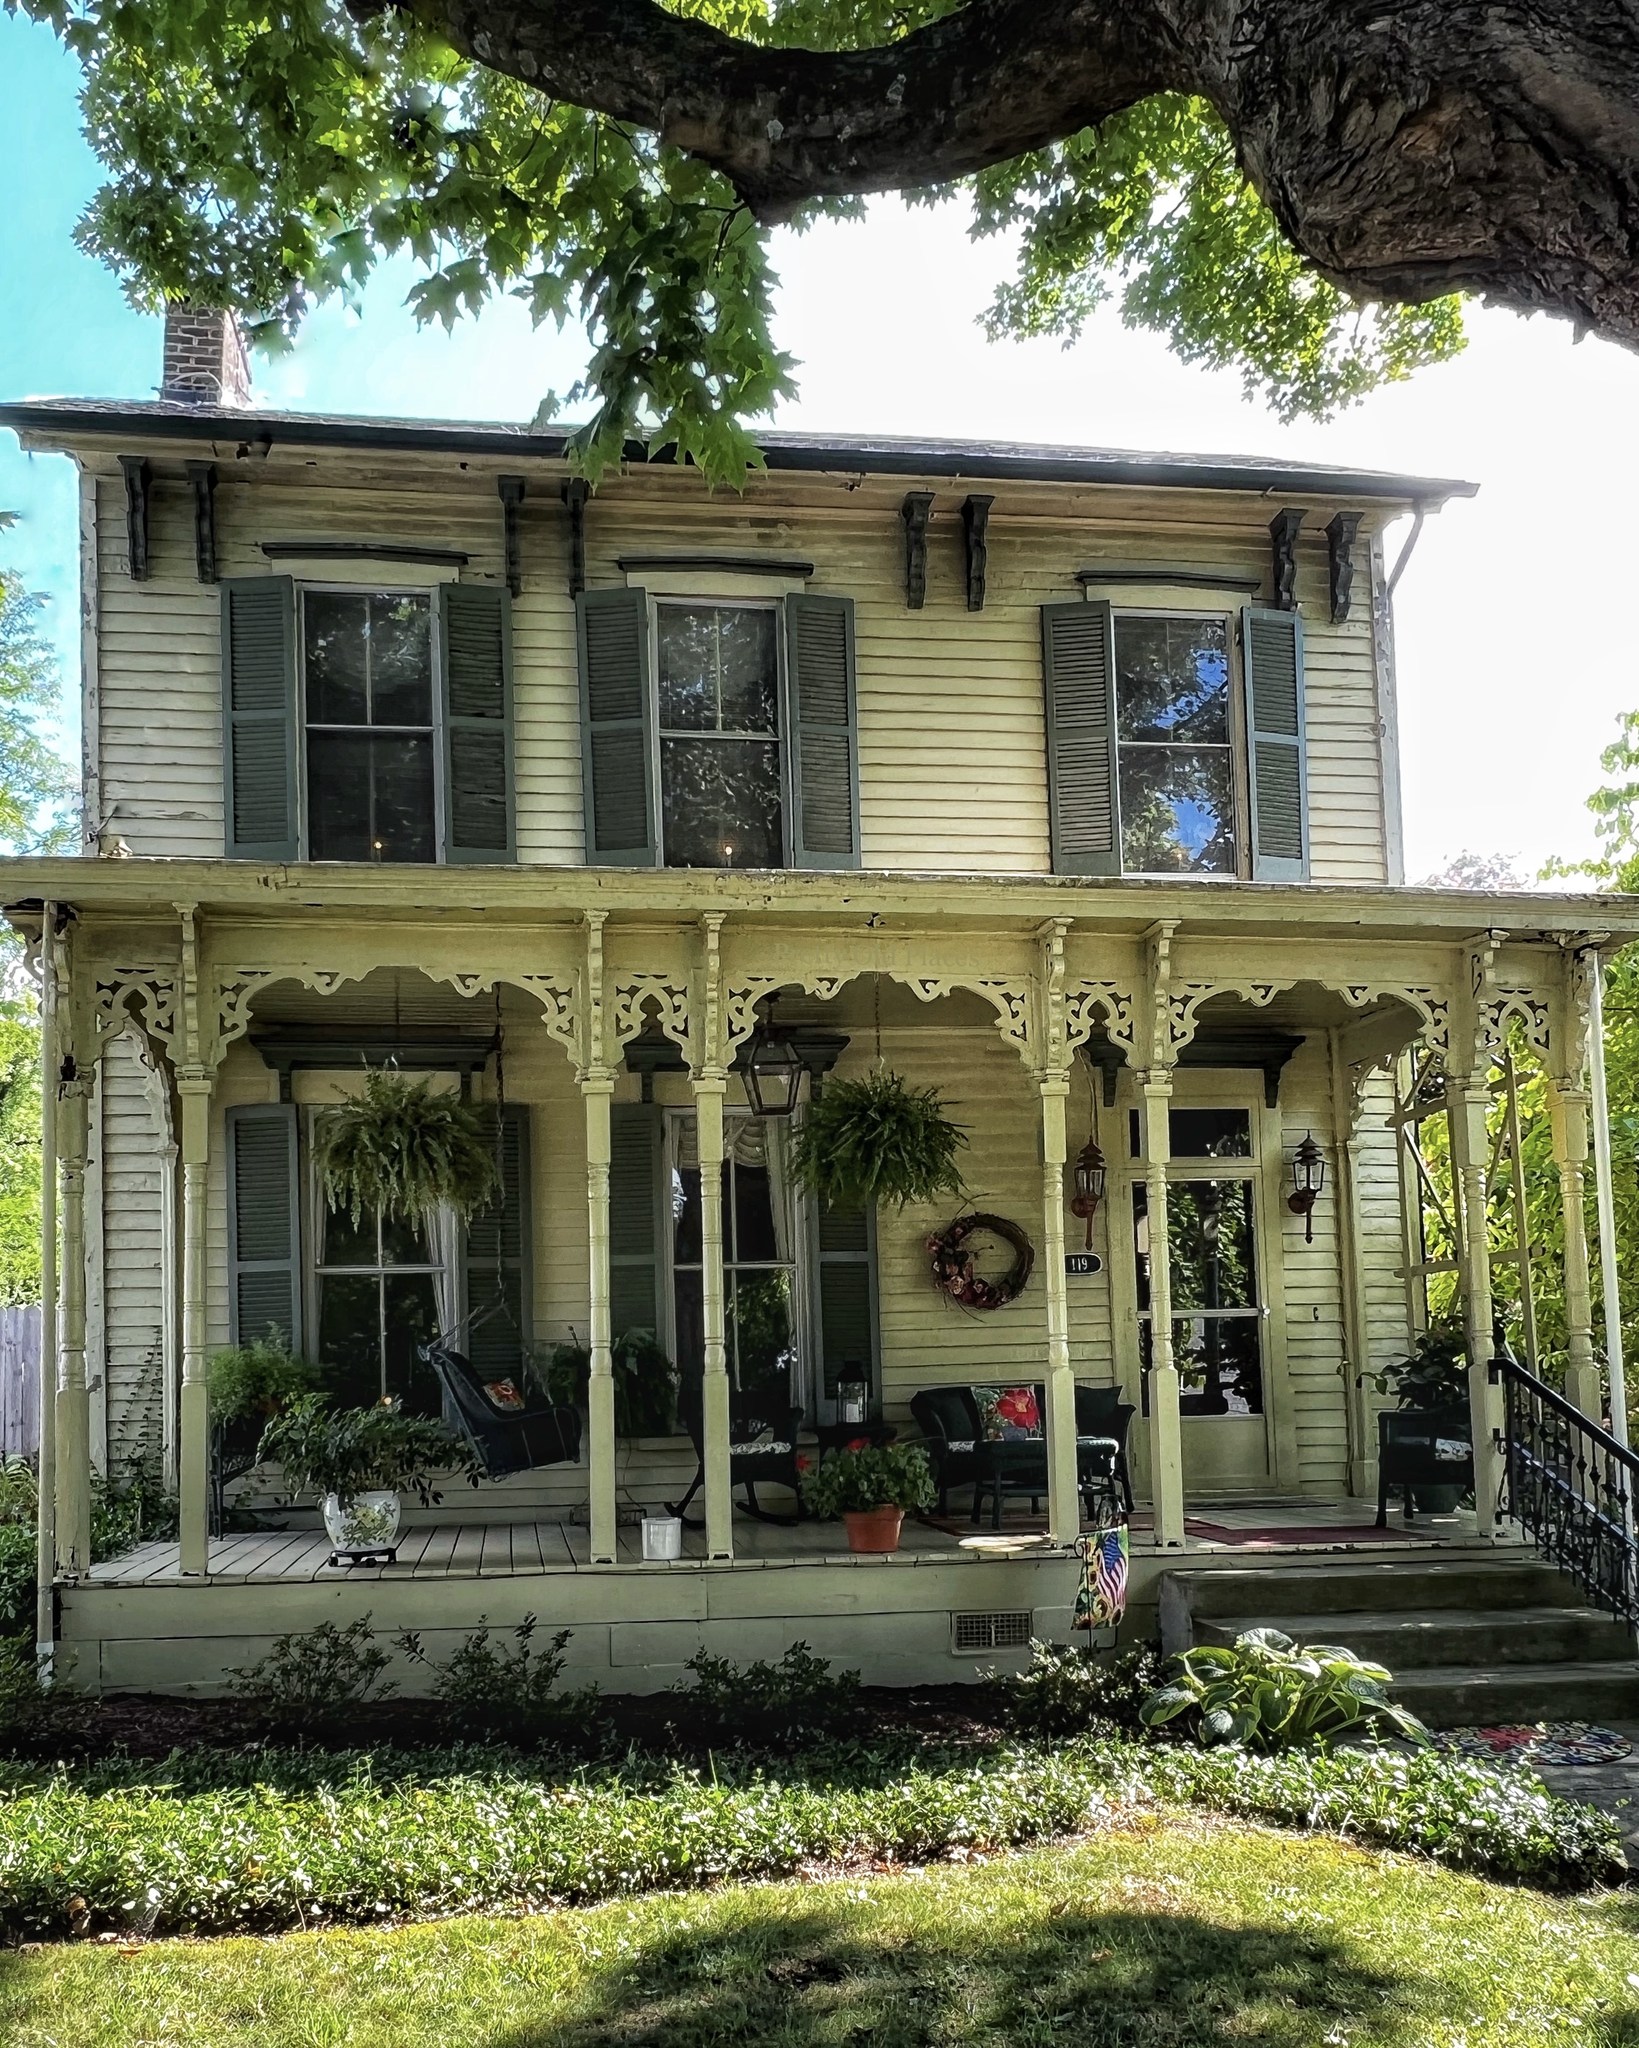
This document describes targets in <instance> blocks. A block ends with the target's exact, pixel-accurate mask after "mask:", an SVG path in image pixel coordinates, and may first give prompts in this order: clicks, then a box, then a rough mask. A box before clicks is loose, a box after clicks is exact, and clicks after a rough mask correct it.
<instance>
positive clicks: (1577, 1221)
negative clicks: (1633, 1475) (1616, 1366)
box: [1533, 1075, 1605, 1422]
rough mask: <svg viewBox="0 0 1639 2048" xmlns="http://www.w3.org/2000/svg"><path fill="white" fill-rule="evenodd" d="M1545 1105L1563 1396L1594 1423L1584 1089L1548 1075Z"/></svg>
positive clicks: (1600, 1392)
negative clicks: (1561, 1302) (1554, 1203)
mask: <svg viewBox="0 0 1639 2048" xmlns="http://www.w3.org/2000/svg"><path fill="white" fill-rule="evenodd" d="M1548 1108H1549V1114H1550V1121H1551V1123H1552V1126H1553V1135H1554V1164H1555V1165H1556V1166H1557V1167H1558V1169H1559V1207H1560V1223H1561V1228H1562V1231H1563V1234H1564V1235H1563V1246H1564V1275H1565V1352H1566V1363H1565V1398H1566V1399H1567V1400H1568V1401H1571V1402H1574V1403H1575V1405H1576V1406H1577V1407H1578V1408H1580V1409H1581V1411H1582V1413H1583V1414H1584V1415H1586V1416H1587V1417H1588V1418H1589V1419H1590V1420H1591V1421H1593V1422H1597V1421H1599V1419H1600V1417H1601V1416H1602V1415H1603V1414H1604V1412H1605V1390H1604V1385H1603V1382H1602V1379H1601V1376H1600V1371H1599V1361H1598V1360H1597V1359H1596V1358H1595V1356H1594V1348H1593V1286H1592V1282H1591V1278H1590V1270H1589V1262H1588V1212H1587V1185H1588V1096H1587V1091H1586V1090H1585V1089H1583V1088H1580V1087H1577V1086H1573V1085H1572V1084H1570V1083H1568V1082H1563V1081H1559V1080H1556V1079H1555V1078H1554V1077H1553V1076H1552V1075H1550V1076H1549V1081H1548ZM1534 1369H1535V1368H1534V1367H1533V1370H1534Z"/></svg>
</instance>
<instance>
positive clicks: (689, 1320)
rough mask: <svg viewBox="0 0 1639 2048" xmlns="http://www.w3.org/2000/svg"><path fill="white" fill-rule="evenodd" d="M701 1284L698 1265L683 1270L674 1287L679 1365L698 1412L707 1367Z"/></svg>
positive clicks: (685, 1386) (689, 1394)
mask: <svg viewBox="0 0 1639 2048" xmlns="http://www.w3.org/2000/svg"><path fill="white" fill-rule="evenodd" d="M700 1286H701V1282H700V1274H699V1271H698V1269H696V1270H695V1271H693V1272H683V1273H679V1274H678V1275H677V1277H676V1280H675V1282H674V1284H673V1290H672V1303H673V1311H674V1320H675V1322H676V1330H675V1333H674V1334H675V1336H676V1339H677V1369H678V1372H679V1373H680V1374H681V1375H682V1382H683V1390H684V1398H685V1399H686V1400H687V1399H691V1398H692V1400H693V1402H694V1412H695V1414H698V1413H699V1412H700V1378H701V1375H702V1374H703V1373H704V1371H705V1369H706V1321H705V1309H704V1307H703V1305H702V1302H701V1295H700ZM684 1412H685V1413H687V1412H688V1411H687V1410H686V1409H685V1411H684Z"/></svg>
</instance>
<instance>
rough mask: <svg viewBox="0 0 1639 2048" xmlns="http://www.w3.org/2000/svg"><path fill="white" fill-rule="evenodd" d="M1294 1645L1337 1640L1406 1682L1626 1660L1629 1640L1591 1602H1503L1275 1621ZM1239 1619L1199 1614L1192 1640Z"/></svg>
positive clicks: (1223, 1637)
mask: <svg viewBox="0 0 1639 2048" xmlns="http://www.w3.org/2000/svg"><path fill="white" fill-rule="evenodd" d="M1278 1625H1279V1626H1280V1627H1281V1628H1283V1629H1284V1630H1285V1631H1286V1633H1287V1634H1288V1635H1289V1636H1295V1637H1296V1638H1297V1640H1298V1641H1299V1642H1300V1643H1341V1644H1342V1645H1343V1646H1344V1647H1345V1648H1346V1649H1350V1650H1353V1651H1354V1653H1355V1655H1356V1656H1357V1657H1365V1658H1367V1659H1368V1660H1369V1661H1370V1662H1371V1663H1374V1664H1383V1665H1386V1666H1387V1667H1388V1669H1389V1670H1391V1671H1392V1672H1394V1673H1395V1674H1396V1676H1397V1677H1398V1676H1399V1675H1401V1674H1402V1673H1403V1674H1405V1675H1406V1677H1407V1679H1408V1680H1409V1677H1410V1674H1411V1673H1412V1672H1414V1671H1426V1670H1433V1669H1437V1668H1443V1667H1445V1666H1449V1665H1452V1664H1462V1665H1468V1666H1484V1667H1487V1668H1490V1667H1493V1666H1498V1665H1505V1666H1507V1667H1509V1668H1510V1669H1512V1668H1514V1667H1525V1666H1531V1665H1543V1664H1577V1665H1583V1664H1586V1665H1589V1666H1593V1665H1602V1664H1623V1663H1628V1662H1631V1661H1632V1658H1633V1653H1634V1652H1633V1638H1632V1637H1631V1636H1630V1635H1629V1634H1628V1632H1627V1630H1626V1629H1625V1628H1623V1627H1622V1626H1621V1624H1620V1623H1619V1622H1616V1621H1613V1620H1612V1619H1611V1617H1610V1616H1609V1615H1608V1614H1602V1613H1600V1611H1599V1610H1598V1609H1597V1608H1595V1607H1505V1608H1499V1609H1496V1610H1494V1611H1491V1612H1486V1611H1483V1610H1482V1611H1481V1612H1479V1613H1475V1614H1469V1613H1463V1612H1462V1611H1460V1610H1458V1609H1454V1608H1439V1607H1433V1608H1410V1609H1408V1610H1407V1611H1406V1612H1405V1613H1403V1614H1400V1613H1397V1614H1374V1613H1365V1614H1350V1613H1339V1614H1289V1615H1285V1616H1283V1618H1282V1620H1281V1621H1280V1623H1279V1624H1278ZM1256 1626H1257V1624H1256V1623H1253V1622H1248V1621H1247V1620H1246V1619H1245V1617H1244V1616H1240V1615H1230V1616H1225V1617H1223V1618H1222V1619H1203V1618H1202V1617H1201V1616H1199V1615H1197V1617H1196V1621H1195V1640H1196V1642H1198V1643H1223V1644H1229V1643H1233V1642H1234V1640H1235V1638H1236V1637H1237V1636H1238V1635H1239V1634H1240V1633H1241V1631H1242V1630H1243V1629H1245V1628H1249V1627H1256Z"/></svg>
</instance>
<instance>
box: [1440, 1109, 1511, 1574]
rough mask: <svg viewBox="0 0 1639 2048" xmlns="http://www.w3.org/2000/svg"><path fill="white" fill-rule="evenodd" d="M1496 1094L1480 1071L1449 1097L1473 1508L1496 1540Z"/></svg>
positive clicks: (1499, 1478) (1499, 1479)
mask: <svg viewBox="0 0 1639 2048" xmlns="http://www.w3.org/2000/svg"><path fill="white" fill-rule="evenodd" d="M1491 1106H1492V1105H1491V1091H1490V1089H1489V1088H1488V1087H1487V1086H1486V1085H1485V1075H1484V1073H1482V1072H1478V1071H1476V1072H1475V1073H1474V1074H1471V1075H1470V1076H1469V1077H1468V1079H1467V1080H1466V1081H1462V1082H1453V1083H1452V1084H1451V1085H1450V1086H1448V1088H1447V1091H1446V1107H1447V1114H1448V1117H1449V1120H1450V1125H1451V1164H1452V1169H1453V1178H1454V1180H1455V1183H1456V1193H1457V1206H1458V1211H1459V1214H1460V1217H1461V1228H1460V1237H1461V1243H1460V1245H1459V1248H1458V1254H1457V1257H1458V1269H1459V1277H1460V1279H1461V1282H1462V1290H1463V1328H1464V1333H1465V1337H1466V1341H1467V1346H1468V1406H1469V1414H1470V1419H1471V1427H1472V1430H1473V1437H1474V1509H1475V1519H1476V1521H1477V1523H1478V1526H1479V1533H1480V1534H1481V1535H1482V1536H1493V1535H1495V1534H1496V1532H1497V1529H1498V1528H1499V1526H1500V1524H1501V1521H1502V1510H1501V1500H1502V1486H1503V1477H1504V1460H1503V1451H1502V1442H1501V1436H1502V1427H1503V1405H1502V1389H1501V1387H1499V1386H1496V1385H1494V1384H1493V1383H1492V1379H1491V1357H1492V1353H1493V1352H1494V1350H1495V1349H1496V1336H1495V1329H1494V1325H1495V1320H1496V1313H1495V1308H1494V1305H1493V1302H1492V1295H1491V1246H1490V1241H1489V1234H1488V1231H1487V1227H1486V1225H1487V1205H1486V1197H1487V1185H1486V1184H1487V1166H1488V1162H1489V1160H1490V1157H1491V1134H1490V1130H1489V1128H1488V1122H1487V1119H1488V1117H1489V1114H1490V1111H1491Z"/></svg>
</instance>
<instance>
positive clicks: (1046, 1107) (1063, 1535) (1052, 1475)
mask: <svg viewBox="0 0 1639 2048" xmlns="http://www.w3.org/2000/svg"><path fill="white" fill-rule="evenodd" d="M1040 1086H1041V1141H1042V1228H1041V1248H1042V1265H1043V1268H1044V1275H1043V1277H1044V1278H1045V1280H1046V1283H1047V1456H1048V1464H1047V1527H1048V1532H1049V1534H1050V1535H1051V1536H1052V1539H1053V1541H1054V1542H1055V1543H1060V1544H1071V1543H1073V1542H1074V1541H1075V1540H1076V1538H1077V1537H1078V1536H1079V1535H1080V1534H1081V1488H1080V1483H1079V1474H1078V1472H1077V1468H1076V1376H1075V1373H1074V1372H1073V1371H1072V1370H1071V1366H1070V1297H1069V1289H1068V1288H1067V1287H1066V1285H1065V1278H1064V1162H1065V1158H1066V1156H1067V1152H1068V1145H1067V1142H1066V1137H1065V1104H1066V1102H1067V1100H1068V1098H1069V1094H1070V1077H1069V1075H1068V1074H1060V1073H1054V1074H1044V1075H1043V1076H1042V1078H1041V1083H1040Z"/></svg>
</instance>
